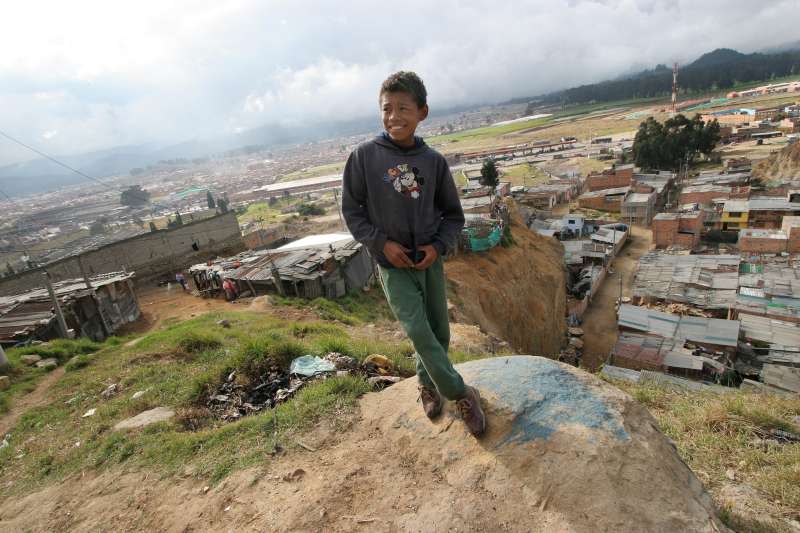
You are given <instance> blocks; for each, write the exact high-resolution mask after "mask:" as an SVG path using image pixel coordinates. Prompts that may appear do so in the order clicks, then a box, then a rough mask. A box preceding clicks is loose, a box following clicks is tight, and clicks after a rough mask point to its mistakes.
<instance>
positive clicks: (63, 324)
mask: <svg viewBox="0 0 800 533" xmlns="http://www.w3.org/2000/svg"><path fill="white" fill-rule="evenodd" d="M42 277H43V278H44V284H45V287H47V293H48V294H49V295H50V300H51V301H52V302H53V310H54V311H55V313H56V320H57V321H58V328H59V329H60V330H61V334H62V335H63V336H64V338H65V339H68V338H69V328H68V327H67V322H66V321H65V320H64V314H63V313H62V312H61V305H60V304H59V303H58V298H57V297H56V292H55V291H54V290H53V285H52V284H51V283H50V274H48V272H47V271H46V270H45V271H44V273H43V274H42Z"/></svg>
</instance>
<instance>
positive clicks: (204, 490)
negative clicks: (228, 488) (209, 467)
mask: <svg viewBox="0 0 800 533" xmlns="http://www.w3.org/2000/svg"><path fill="white" fill-rule="evenodd" d="M209 490H211V487H209V486H208V485H206V486H205V487H203V494H206V493H208V491H209Z"/></svg>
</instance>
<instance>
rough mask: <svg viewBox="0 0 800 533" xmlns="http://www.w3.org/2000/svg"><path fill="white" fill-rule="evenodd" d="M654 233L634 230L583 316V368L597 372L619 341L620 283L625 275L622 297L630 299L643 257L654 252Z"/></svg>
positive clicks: (638, 228)
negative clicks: (650, 251)
mask: <svg viewBox="0 0 800 533" xmlns="http://www.w3.org/2000/svg"><path fill="white" fill-rule="evenodd" d="M652 242H653V234H652V232H651V231H650V230H649V229H647V228H640V227H636V226H634V227H633V234H632V236H631V237H630V240H629V241H628V244H626V245H625V247H624V248H623V249H622V252H621V253H620V255H619V257H617V258H616V259H615V260H614V263H613V265H612V267H611V268H612V270H614V273H613V274H609V275H608V276H607V277H606V279H605V281H604V282H603V285H602V286H601V287H600V292H598V293H597V294H596V295H595V297H594V299H593V300H592V303H591V304H590V305H589V309H588V310H587V311H586V314H585V315H584V316H583V330H584V342H585V344H584V347H583V360H582V362H581V364H582V366H583V367H584V368H586V369H588V370H591V371H594V370H597V369H598V368H599V367H600V365H601V364H602V363H603V362H604V361H605V360H606V358H607V357H608V354H609V353H610V352H611V348H613V346H614V343H615V342H616V340H617V312H616V309H615V304H616V301H617V298H618V297H619V280H620V276H622V295H623V296H630V295H631V287H632V285H633V275H634V272H635V270H636V265H637V264H638V263H639V258H640V257H642V256H643V255H644V254H645V253H647V251H648V250H649V249H650V246H651V244H652Z"/></svg>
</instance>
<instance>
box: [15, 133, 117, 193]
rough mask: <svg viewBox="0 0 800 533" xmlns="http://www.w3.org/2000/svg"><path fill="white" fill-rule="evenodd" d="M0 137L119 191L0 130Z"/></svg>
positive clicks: (115, 189)
mask: <svg viewBox="0 0 800 533" xmlns="http://www.w3.org/2000/svg"><path fill="white" fill-rule="evenodd" d="M0 135H2V136H3V137H5V138H6V139H8V140H9V141H12V142H15V143H17V144H18V145H20V146H24V147H25V148H27V149H28V150H30V151H31V152H34V153H37V154H39V155H40V156H42V157H44V158H45V159H47V160H49V161H52V162H53V163H55V164H56V165H60V166H62V167H64V168H66V169H67V170H70V171H72V172H74V173H75V174H77V175H79V176H83V177H84V178H86V179H88V180H91V181H94V182H95V183H99V184H100V185H102V186H103V187H107V188H109V189H111V190H112V191H116V192H119V189H117V188H115V187H112V186H111V185H109V184H108V183H105V182H104V181H101V180H99V179H97V178H95V177H92V176H90V175H88V174H86V173H84V172H81V171H80V170H77V169H75V168H72V167H71V166H69V165H68V164H66V163H62V162H61V161H59V160H58V159H56V158H55V157H50V156H49V155H47V154H46V153H44V152H42V151H41V150H37V149H36V148H34V147H33V146H29V145H27V144H25V143H24V142H22V141H20V140H19V139H15V138H14V137H12V136H11V135H9V134H7V133H6V132H4V131H3V130H0ZM6 197H8V196H7V195H6ZM9 199H10V198H9Z"/></svg>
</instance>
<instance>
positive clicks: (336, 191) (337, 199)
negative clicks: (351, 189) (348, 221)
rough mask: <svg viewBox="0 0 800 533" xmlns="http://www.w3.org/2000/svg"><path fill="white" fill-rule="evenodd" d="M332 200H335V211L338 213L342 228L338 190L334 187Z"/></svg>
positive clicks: (342, 221) (342, 220)
mask: <svg viewBox="0 0 800 533" xmlns="http://www.w3.org/2000/svg"><path fill="white" fill-rule="evenodd" d="M333 200H334V201H335V202H336V212H337V213H338V214H339V223H340V224H341V225H342V227H343V228H344V227H345V225H344V219H343V218H342V209H341V208H340V207H339V192H338V189H337V188H336V187H334V188H333Z"/></svg>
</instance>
